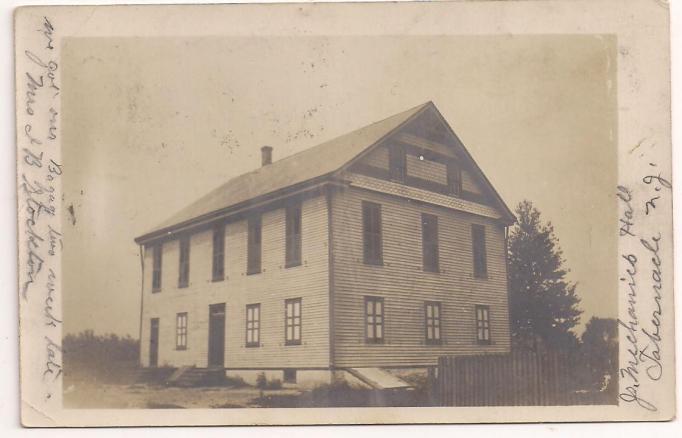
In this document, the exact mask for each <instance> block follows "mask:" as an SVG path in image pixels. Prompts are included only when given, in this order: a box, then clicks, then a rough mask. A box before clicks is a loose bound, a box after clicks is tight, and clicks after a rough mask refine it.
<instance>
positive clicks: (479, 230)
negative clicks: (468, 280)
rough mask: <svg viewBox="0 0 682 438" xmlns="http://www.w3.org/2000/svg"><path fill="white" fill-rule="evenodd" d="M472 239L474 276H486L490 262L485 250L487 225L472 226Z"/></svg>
mask: <svg viewBox="0 0 682 438" xmlns="http://www.w3.org/2000/svg"><path fill="white" fill-rule="evenodd" d="M471 240H472V243H473V253H474V254H473V255H474V277H476V278H486V277H487V276H488V262H487V260H486V251H485V227H484V226H483V225H472V226H471Z"/></svg>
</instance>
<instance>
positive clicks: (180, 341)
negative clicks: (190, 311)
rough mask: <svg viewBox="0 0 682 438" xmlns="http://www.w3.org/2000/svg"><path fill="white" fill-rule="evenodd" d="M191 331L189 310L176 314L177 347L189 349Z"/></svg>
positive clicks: (178, 348) (177, 348)
mask: <svg viewBox="0 0 682 438" xmlns="http://www.w3.org/2000/svg"><path fill="white" fill-rule="evenodd" d="M188 333H189V317H188V315H187V312H179V313H176V314H175V349H176V350H187V335H188Z"/></svg>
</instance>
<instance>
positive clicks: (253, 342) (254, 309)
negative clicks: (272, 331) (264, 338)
mask: <svg viewBox="0 0 682 438" xmlns="http://www.w3.org/2000/svg"><path fill="white" fill-rule="evenodd" d="M259 345H260V304H248V305H247V306H246V346H247V347H258V346H259Z"/></svg>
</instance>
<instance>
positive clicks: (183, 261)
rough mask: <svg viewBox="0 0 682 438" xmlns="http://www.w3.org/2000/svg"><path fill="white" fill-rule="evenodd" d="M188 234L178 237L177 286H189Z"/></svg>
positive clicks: (189, 241)
mask: <svg viewBox="0 0 682 438" xmlns="http://www.w3.org/2000/svg"><path fill="white" fill-rule="evenodd" d="M190 243H191V240H190V236H189V235H185V236H182V237H180V238H179V239H178V245H179V251H178V288H179V289H182V288H186V287H188V286H189V268H190V267H189V260H190V246H191V245H190Z"/></svg>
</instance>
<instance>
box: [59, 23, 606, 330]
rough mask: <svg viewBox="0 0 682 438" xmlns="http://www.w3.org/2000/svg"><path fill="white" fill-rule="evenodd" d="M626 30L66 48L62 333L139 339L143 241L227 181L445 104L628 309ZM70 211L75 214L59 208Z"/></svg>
mask: <svg viewBox="0 0 682 438" xmlns="http://www.w3.org/2000/svg"><path fill="white" fill-rule="evenodd" d="M614 53H615V39H612V38H609V37H601V36H513V37H512V36H458V37H452V36H443V37H430V36H429V37H427V36H424V37H331V38H325V37H291V38H289V37H267V38H218V37H215V38H190V39H179V38H154V39H150V38H145V39H134V38H116V39H108V38H88V39H68V40H67V41H66V43H65V45H64V47H63V57H62V62H61V65H60V67H61V68H62V74H63V82H62V111H63V112H62V116H63V119H62V120H63V137H62V144H63V165H64V177H63V178H64V179H63V183H64V206H65V207H67V206H69V205H71V204H73V207H74V211H75V219H76V223H75V225H72V224H71V222H68V221H69V219H68V216H67V215H66V213H65V225H64V228H65V235H64V265H63V273H62V276H63V278H64V313H65V315H64V316H65V323H64V325H65V332H78V331H81V330H84V329H94V330H95V331H96V332H97V333H108V332H112V333H117V334H130V335H132V336H135V337H137V335H138V329H139V312H140V308H139V305H140V260H139V253H138V247H137V245H136V244H135V243H134V242H133V239H134V237H136V236H138V235H140V234H142V233H144V232H145V231H147V230H148V229H150V228H152V227H154V226H155V225H156V224H157V223H159V222H162V221H164V220H165V219H167V218H168V217H169V216H171V215H172V214H173V213H175V212H176V211H178V210H180V209H181V208H183V207H184V206H186V205H187V204H189V203H191V202H192V201H194V200H196V199H197V198H198V197H200V196H202V195H204V194H205V193H206V192H208V191H209V190H211V189H213V188H215V187H216V186H218V185H220V184H222V183H223V182H225V181H226V180H227V179H229V178H231V177H234V176H236V175H239V174H241V173H244V172H246V171H249V170H252V169H255V168H256V167H258V166H259V165H260V147H261V146H262V145H266V144H267V145H271V146H273V147H274V159H275V160H277V159H280V158H282V157H285V156H287V155H291V154H293V153H295V152H298V151H301V150H304V149H306V148H309V147H311V146H314V145H316V144H319V143H321V142H323V141H325V140H328V139H331V138H333V137H336V136H338V135H341V134H344V133H346V132H348V131H351V130H353V129H356V128H359V127H362V126H364V125H367V124H370V123H373V122H375V121H377V120H380V119H383V118H386V117H388V116H391V115H393V114H395V113H398V112H401V111H404V110H406V109H408V108H411V107H413V106H416V105H418V104H421V103H424V102H426V101H429V100H431V101H433V102H434V103H435V104H436V106H437V107H438V109H439V110H440V111H441V112H442V114H443V115H444V116H445V118H446V119H447V120H448V122H449V123H450V125H451V126H452V128H453V129H454V130H455V132H456V133H457V134H458V136H459V137H460V139H461V140H462V141H463V143H464V145H465V146H466V147H467V149H468V150H469V151H470V152H471V154H472V155H473V157H474V159H475V160H476V161H477V162H478V164H479V165H480V166H481V168H482V169H483V171H484V172H485V174H486V175H487V177H488V178H489V179H490V181H491V182H492V183H493V185H494V186H495V188H496V189H497V190H498V192H499V193H500V195H501V196H502V197H503V198H504V199H505V201H506V202H507V204H508V205H509V206H510V208H512V209H514V207H515V205H516V204H517V203H518V202H519V201H521V200H522V199H524V198H527V199H530V200H531V201H533V202H534V203H535V205H536V207H538V208H539V209H540V211H541V212H542V215H543V217H544V219H545V220H551V221H552V223H553V224H554V226H555V231H556V234H557V235H558V237H559V239H560V244H561V246H562V248H563V250H564V257H565V258H566V260H567V261H566V267H568V268H570V269H571V273H570V277H569V278H570V279H571V280H573V281H577V282H578V283H579V284H578V288H577V291H578V294H579V295H580V297H581V299H582V303H581V307H582V308H583V309H584V310H585V313H584V314H583V317H582V323H583V324H584V323H586V322H587V321H588V320H589V318H590V317H591V316H592V315H597V316H609V317H615V316H616V313H617V297H616V290H617V272H616V262H617V230H618V228H617V216H616V215H617V212H616V202H615V196H614V193H615V187H616V184H617V167H616V164H617V156H616V141H617V135H616V114H617V113H616V110H617V108H616V97H615V68H616V66H615V57H613V54H614ZM64 211H65V212H66V208H64Z"/></svg>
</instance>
